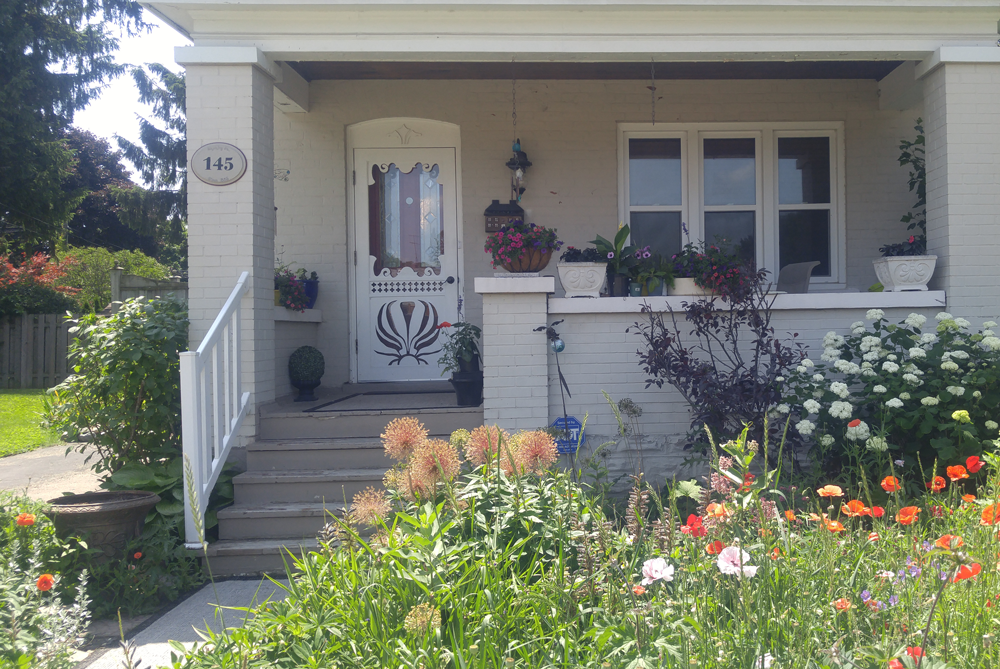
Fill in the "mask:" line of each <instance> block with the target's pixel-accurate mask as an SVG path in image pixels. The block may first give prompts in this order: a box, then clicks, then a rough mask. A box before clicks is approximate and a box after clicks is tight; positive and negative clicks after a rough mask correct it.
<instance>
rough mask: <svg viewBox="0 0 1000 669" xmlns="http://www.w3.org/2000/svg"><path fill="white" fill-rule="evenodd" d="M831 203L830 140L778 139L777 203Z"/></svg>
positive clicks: (811, 138) (822, 138) (809, 138)
mask: <svg viewBox="0 0 1000 669" xmlns="http://www.w3.org/2000/svg"><path fill="white" fill-rule="evenodd" d="M829 202H830V138H829V137H779V138H778V203H779V204H827V203H829Z"/></svg>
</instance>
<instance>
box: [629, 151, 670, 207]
mask: <svg viewBox="0 0 1000 669" xmlns="http://www.w3.org/2000/svg"><path fill="white" fill-rule="evenodd" d="M628 194H629V204H632V205H639V206H642V205H680V204H681V140H679V139H630V140H629V141H628Z"/></svg>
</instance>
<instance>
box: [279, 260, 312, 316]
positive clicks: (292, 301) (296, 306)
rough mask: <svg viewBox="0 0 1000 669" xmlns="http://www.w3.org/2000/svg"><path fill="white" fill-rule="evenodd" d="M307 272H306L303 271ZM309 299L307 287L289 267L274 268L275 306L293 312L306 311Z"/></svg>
mask: <svg viewBox="0 0 1000 669" xmlns="http://www.w3.org/2000/svg"><path fill="white" fill-rule="evenodd" d="M303 272H305V270H303ZM308 302H309V299H308V298H307V297H306V289H305V285H304V284H303V283H302V282H301V281H299V277H298V276H297V275H296V273H295V272H293V271H292V270H291V269H289V268H288V266H287V265H279V266H278V267H275V268H274V306H276V307H285V308H286V309H291V310H293V311H305V309H306V304H307V303H308Z"/></svg>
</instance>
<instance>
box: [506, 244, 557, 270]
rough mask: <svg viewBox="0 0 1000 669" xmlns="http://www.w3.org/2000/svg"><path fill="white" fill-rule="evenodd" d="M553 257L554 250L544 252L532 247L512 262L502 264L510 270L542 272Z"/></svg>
mask: <svg viewBox="0 0 1000 669" xmlns="http://www.w3.org/2000/svg"><path fill="white" fill-rule="evenodd" d="M551 259H552V252H551V251H550V252H548V253H542V252H541V251H540V250H539V249H531V250H530V251H526V252H524V253H522V254H521V255H520V256H518V257H517V258H514V259H513V260H511V261H510V262H505V263H503V264H502V265H501V267H503V268H504V269H505V270H507V271H508V272H540V271H542V270H543V269H545V266H546V265H548V264H549V260H551Z"/></svg>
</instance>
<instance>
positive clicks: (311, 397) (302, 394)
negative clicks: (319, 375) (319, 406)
mask: <svg viewBox="0 0 1000 669" xmlns="http://www.w3.org/2000/svg"><path fill="white" fill-rule="evenodd" d="M291 381H292V385H293V386H295V387H296V388H298V390H299V396H298V397H296V398H295V401H296V402H315V401H316V395H315V393H313V391H314V390H316V388H318V387H319V381H318V380H314V381H296V380H295V379H292V380H291Z"/></svg>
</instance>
